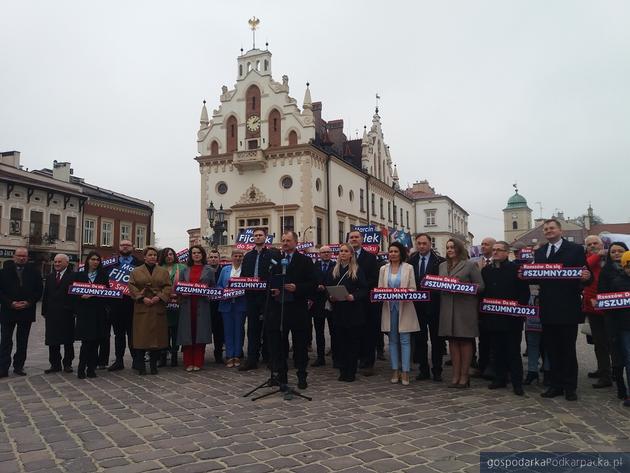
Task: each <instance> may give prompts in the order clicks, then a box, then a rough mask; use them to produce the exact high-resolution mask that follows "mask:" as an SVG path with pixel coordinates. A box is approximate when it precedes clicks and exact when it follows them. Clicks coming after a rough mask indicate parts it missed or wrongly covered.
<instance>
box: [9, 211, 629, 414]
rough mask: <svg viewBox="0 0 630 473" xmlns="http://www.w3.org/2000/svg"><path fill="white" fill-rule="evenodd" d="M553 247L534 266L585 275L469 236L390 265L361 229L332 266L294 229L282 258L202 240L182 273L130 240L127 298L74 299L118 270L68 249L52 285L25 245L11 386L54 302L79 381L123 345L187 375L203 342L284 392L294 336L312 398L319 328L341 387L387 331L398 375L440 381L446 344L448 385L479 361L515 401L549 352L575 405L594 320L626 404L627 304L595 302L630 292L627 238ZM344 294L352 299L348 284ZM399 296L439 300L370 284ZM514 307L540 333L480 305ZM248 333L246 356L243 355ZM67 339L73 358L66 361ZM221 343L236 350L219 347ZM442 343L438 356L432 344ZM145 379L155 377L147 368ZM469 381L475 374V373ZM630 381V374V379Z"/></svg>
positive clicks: (141, 362)
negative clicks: (190, 291)
mask: <svg viewBox="0 0 630 473" xmlns="http://www.w3.org/2000/svg"><path fill="white" fill-rule="evenodd" d="M543 232H544V235H545V238H546V239H547V243H546V244H544V245H541V246H540V247H539V248H538V249H537V250H536V251H535V253H534V262H536V263H552V264H557V265H558V264H559V265H561V266H563V267H570V268H582V271H581V275H580V276H579V278H572V279H559V278H556V279H526V278H524V277H523V274H522V270H521V267H520V266H521V263H522V262H523V261H521V260H519V259H518V255H517V258H516V260H514V259H513V258H509V256H510V245H509V244H508V243H507V242H504V241H495V240H494V239H492V238H485V239H484V240H483V242H482V245H481V249H482V254H481V256H479V257H478V258H473V259H470V258H469V256H468V251H467V249H466V247H465V245H464V243H463V242H461V241H459V240H458V239H455V238H451V239H450V240H448V242H447V245H446V254H445V257H444V258H443V257H441V256H439V255H438V254H437V253H436V252H435V251H434V250H433V249H432V242H431V238H430V236H429V235H427V234H424V233H421V234H418V235H416V237H415V250H416V251H415V252H413V254H411V255H408V249H407V248H406V247H405V246H404V245H402V244H400V243H398V242H393V243H391V244H390V245H389V248H388V251H387V262H386V263H384V264H379V262H378V261H377V258H376V256H375V255H374V254H372V253H370V252H368V251H366V250H365V249H364V248H363V236H362V234H361V233H360V232H359V231H355V230H353V231H351V232H350V233H349V235H348V241H347V243H342V244H340V245H339V248H338V254H337V257H336V259H333V257H332V256H333V255H332V250H331V248H330V247H328V246H322V247H320V248H319V250H318V251H319V258H318V260H317V262H315V263H313V260H312V259H311V258H310V257H309V256H306V255H305V254H303V253H300V252H298V251H296V247H297V244H298V238H297V235H296V234H295V232H293V231H286V232H284V233H283V235H282V238H281V249H280V250H279V249H276V248H274V247H271V246H268V245H266V244H265V240H266V237H267V234H266V230H265V229H264V228H257V229H255V230H254V231H253V241H254V247H253V249H251V250H250V251H248V252H246V253H245V252H244V251H243V250H239V249H236V248H235V249H233V250H232V253H231V255H230V264H226V265H223V266H221V265H220V255H219V253H218V252H217V251H216V250H212V251H210V252H209V253H208V254H207V253H206V250H205V249H204V248H203V247H202V246H199V245H195V246H192V247H191V248H190V249H189V254H188V260H187V262H186V264H184V263H180V262H179V261H178V258H177V254H176V252H175V251H174V250H173V249H172V248H164V249H162V250H161V251H158V250H157V249H155V248H153V247H148V248H145V249H144V251H143V255H144V261H143V262H140V261H139V260H137V259H136V258H135V257H134V256H133V254H132V251H133V246H132V244H131V242H129V241H122V242H121V244H120V247H119V255H118V260H117V265H118V266H120V267H128V268H129V267H131V268H132V270H131V271H130V273H129V280H128V289H129V290H128V294H126V295H125V296H124V297H122V298H121V299H108V298H104V297H95V296H90V295H80V296H75V295H70V294H69V293H68V288H69V286H70V285H71V284H73V283H75V282H81V283H88V284H102V285H103V286H109V284H110V271H111V269H109V268H103V262H102V259H101V257H100V255H98V254H97V253H96V252H90V253H89V254H88V255H87V257H86V259H85V264H84V266H83V268H82V270H81V271H77V272H74V273H73V272H71V271H69V269H68V257H67V256H65V255H57V256H56V257H55V259H54V271H53V272H51V274H49V275H48V276H46V278H45V284H44V287H43V288H42V279H41V277H40V275H39V274H38V272H37V271H36V270H35V269H34V267H32V266H30V265H28V264H27V260H28V252H27V249H26V248H19V249H17V250H16V252H15V255H14V258H13V261H10V262H8V263H7V264H5V266H4V268H3V269H2V271H1V272H0V325H1V330H2V334H1V340H0V377H4V376H8V371H9V367H10V366H11V352H12V343H13V341H12V340H13V333H14V331H15V329H16V328H17V334H16V341H17V349H16V352H15V355H14V357H13V371H14V373H16V374H18V375H24V374H25V372H24V361H25V359H26V348H27V341H28V334H29V331H30V326H31V323H32V322H33V321H35V305H36V303H37V301H38V300H39V299H40V297H42V294H43V300H42V316H43V317H44V318H45V321H46V345H48V347H49V358H50V368H49V369H48V370H46V372H47V373H51V372H58V371H62V370H63V371H66V372H72V370H73V369H72V361H73V358H74V351H73V342H74V341H75V340H80V341H81V352H80V355H79V365H78V376H79V378H85V377H95V376H97V375H96V370H97V369H99V368H101V369H104V368H107V369H108V370H109V371H116V370H120V369H124V361H123V359H124V354H125V349H126V347H129V350H130V352H131V355H132V359H133V366H132V367H133V368H134V369H135V370H137V372H138V373H139V374H146V373H147V372H148V373H151V374H156V373H157V372H158V368H159V367H160V366H165V365H166V364H167V360H168V357H169V355H170V360H171V366H177V365H178V353H179V351H180V349H181V351H182V352H183V365H184V368H185V370H186V371H189V372H191V371H198V370H200V369H201V368H202V366H203V364H204V358H205V351H206V345H207V344H211V343H213V344H214V355H215V361H216V362H218V363H224V364H225V366H226V367H228V368H238V369H239V370H241V371H247V370H253V369H257V368H258V367H259V363H260V359H261V357H262V360H263V361H264V362H266V363H267V365H268V366H269V367H270V369H271V372H272V375H273V376H272V379H274V380H275V381H276V382H277V383H278V384H279V385H280V386H281V387H282V386H286V385H287V383H288V363H287V358H288V357H289V352H290V347H289V345H290V344H289V334H290V336H291V345H292V359H293V362H294V365H295V368H296V370H297V373H296V374H297V386H298V388H300V389H306V388H307V386H308V383H307V367H308V363H309V356H308V352H309V346H310V345H311V343H312V331H313V327H314V328H315V344H316V353H317V358H316V359H315V361H314V362H313V363H312V364H311V366H313V367H319V366H324V365H325V364H326V359H325V355H326V346H325V344H326V343H325V340H326V337H325V326H326V324H328V330H329V335H330V340H331V346H330V352H331V355H332V363H333V367H334V368H336V369H338V370H339V381H344V382H352V381H354V380H355V379H356V376H357V373H359V372H360V373H362V374H363V375H365V376H370V375H372V374H374V364H375V360H376V358H377V356H378V354H379V347H380V346H382V337H383V334H386V335H387V336H388V340H389V358H390V362H391V369H392V374H391V382H392V383H401V384H402V385H408V384H409V383H410V372H411V370H412V368H411V366H412V363H414V362H417V363H418V375H417V376H416V379H417V380H428V379H432V380H433V381H435V382H441V381H442V372H443V357H444V356H445V355H446V343H445V342H448V352H449V354H450V364H452V375H451V380H450V383H448V387H449V388H454V389H465V388H468V387H470V373H471V366H473V367H476V368H477V369H478V371H476V373H478V374H479V375H480V376H490V377H491V379H492V382H491V383H490V384H489V385H488V388H490V389H499V388H504V387H507V385H508V382H510V383H511V385H512V389H513V392H514V393H515V394H516V395H523V394H524V390H523V385H524V384H526V385H527V384H531V383H532V382H534V381H535V380H537V379H538V371H539V360H540V359H541V358H542V360H543V367H544V371H545V375H546V376H545V384H546V386H547V389H546V390H545V391H544V392H543V393H542V394H541V396H542V397H545V398H552V397H556V396H560V395H564V396H565V398H566V399H567V400H569V401H573V400H576V399H577V394H576V389H577V377H578V366H577V356H576V339H577V332H578V324H579V323H581V322H583V321H584V317H585V315H587V316H588V320H589V323H590V326H591V330H592V335H593V339H594V343H595V352H596V355H597V362H598V370H597V372H596V373H592V374H589V376H595V377H597V378H598V381H597V383H596V384H595V385H594V387H595V388H600V387H607V386H610V385H611V383H612V381H613V380H614V381H615V382H616V383H617V386H618V395H619V397H620V398H623V399H625V400H626V401H625V402H626V404H627V405H630V401H628V398H627V393H626V388H625V383H624V380H623V370H624V368H625V369H626V371H627V372H628V370H630V317H628V315H630V309H619V310H611V311H606V313H603V311H598V310H597V309H596V308H595V299H596V295H597V293H601V292H615V291H628V290H630V252H628V248H627V247H626V246H625V245H624V244H623V243H613V244H612V245H611V246H610V247H609V248H608V251H603V246H602V243H601V240H600V239H599V238H597V237H589V238H588V239H587V245H586V246H587V251H588V254H587V253H586V252H585V250H584V248H583V247H582V246H580V245H577V244H575V243H572V242H570V241H568V240H567V239H564V238H562V228H561V224H560V222H559V221H558V220H556V219H550V220H547V221H546V222H545V223H544V225H543ZM427 276H442V277H445V278H449V279H448V280H450V281H457V282H458V283H463V284H468V287H470V286H474V287H475V288H476V290H475V291H473V292H468V293H466V292H461V291H460V292H452V291H448V290H438V289H432V288H427V287H425V285H423V284H422V282H423V280H424V279H425V278H426V277H427ZM239 277H240V278H257V280H258V281H264V282H266V283H267V284H266V289H265V290H253V289H248V290H246V291H245V294H244V295H239V294H234V296H233V297H229V296H228V297H224V298H222V299H221V300H211V299H209V298H208V297H204V296H195V295H186V294H177V293H176V291H175V287H176V286H177V284H178V283H180V282H186V283H198V284H203V285H205V286H207V287H218V288H222V289H226V288H229V287H230V281H231V280H232V279H233V278H239ZM340 286H343V288H344V290H336V289H333V288H334V287H337V288H338V289H340ZM381 288H399V289H405V290H410V291H428V293H429V296H430V297H428V300H419V299H418V300H415V301H414V300H402V299H396V300H393V299H392V300H388V301H386V302H374V301H372V300H371V297H370V294H371V291H372V290H374V289H381ZM482 299H484V300H485V299H492V300H501V301H509V302H510V303H513V304H517V305H519V306H533V305H535V306H538V307H539V314H540V319H539V324H537V325H536V324H533V325H532V324H531V323H530V319H529V318H524V317H519V316H514V315H508V314H505V313H485V312H481V311H480V305H479V303H480V300H482ZM112 328H113V331H114V338H115V358H114V361H113V363H112V364H111V365H109V366H107V365H108V362H109V346H110V332H111V329H112ZM524 329H525V332H526V342H527V355H528V368H527V375H526V376H524V374H523V363H522V357H521V343H522V339H523V330H524ZM245 338H246V339H247V356H246V357H245V356H244V353H243V348H244V345H245ZM61 346H63V349H64V354H63V358H62V356H61ZM224 347H225V357H224V356H223V348H224ZM429 347H430V348H429ZM147 359H148V362H149V370H148V371H147V369H146V361H145V360H147ZM472 371H473V374H475V371H474V370H472ZM628 374H630V373H628Z"/></svg>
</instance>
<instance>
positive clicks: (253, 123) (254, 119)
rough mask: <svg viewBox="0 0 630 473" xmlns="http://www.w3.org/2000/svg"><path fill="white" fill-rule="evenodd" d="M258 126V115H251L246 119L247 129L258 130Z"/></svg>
mask: <svg viewBox="0 0 630 473" xmlns="http://www.w3.org/2000/svg"><path fill="white" fill-rule="evenodd" d="M259 128H260V117H259V116H258V115H252V116H251V117H249V118H248V119H247V129H248V130H249V131H251V132H255V131H258V129H259Z"/></svg>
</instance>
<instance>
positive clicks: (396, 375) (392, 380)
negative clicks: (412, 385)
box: [389, 370, 400, 384]
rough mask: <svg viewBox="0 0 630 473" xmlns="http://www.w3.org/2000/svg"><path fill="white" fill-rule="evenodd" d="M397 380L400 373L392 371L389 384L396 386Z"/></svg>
mask: <svg viewBox="0 0 630 473" xmlns="http://www.w3.org/2000/svg"><path fill="white" fill-rule="evenodd" d="M399 379H400V372H399V371H398V370H394V372H393V373H392V378H391V379H390V380H389V382H390V383H392V384H396V383H398V380H399Z"/></svg>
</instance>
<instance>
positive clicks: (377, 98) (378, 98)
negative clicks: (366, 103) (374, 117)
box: [376, 92, 381, 113]
mask: <svg viewBox="0 0 630 473" xmlns="http://www.w3.org/2000/svg"><path fill="white" fill-rule="evenodd" d="M380 99H381V96H380V95H378V92H377V93H376V113H378V101H379V100H380Z"/></svg>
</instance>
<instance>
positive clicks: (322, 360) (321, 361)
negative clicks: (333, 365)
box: [311, 358, 326, 368]
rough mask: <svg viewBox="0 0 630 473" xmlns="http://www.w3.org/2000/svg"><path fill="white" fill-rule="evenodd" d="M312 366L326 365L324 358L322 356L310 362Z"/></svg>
mask: <svg viewBox="0 0 630 473" xmlns="http://www.w3.org/2000/svg"><path fill="white" fill-rule="evenodd" d="M311 366H312V367H313V368H317V367H318V366H326V360H324V359H323V358H317V359H316V360H315V361H314V362H313V363H311Z"/></svg>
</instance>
